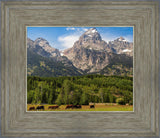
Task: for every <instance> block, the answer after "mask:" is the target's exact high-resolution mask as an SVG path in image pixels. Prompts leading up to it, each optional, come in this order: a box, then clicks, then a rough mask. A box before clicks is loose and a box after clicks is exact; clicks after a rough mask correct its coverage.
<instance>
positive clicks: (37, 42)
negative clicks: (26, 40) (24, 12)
mask: <svg viewBox="0 0 160 138" xmlns="http://www.w3.org/2000/svg"><path fill="white" fill-rule="evenodd" d="M34 43H35V45H39V46H41V47H44V46H46V45H48V46H49V42H48V41H47V40H46V39H44V38H42V37H39V38H37V39H36V40H35V41H34Z"/></svg>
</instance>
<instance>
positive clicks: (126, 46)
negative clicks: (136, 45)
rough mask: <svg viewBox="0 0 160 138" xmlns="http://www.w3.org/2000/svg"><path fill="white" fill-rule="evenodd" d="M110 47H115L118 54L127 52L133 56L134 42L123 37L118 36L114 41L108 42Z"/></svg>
mask: <svg viewBox="0 0 160 138" xmlns="http://www.w3.org/2000/svg"><path fill="white" fill-rule="evenodd" d="M108 45H109V47H111V48H113V50H114V51H113V52H114V53H116V54H126V55H128V56H133V43H131V42H127V40H125V39H124V38H123V37H120V38H117V39H116V40H114V41H110V42H109V43H108Z"/></svg>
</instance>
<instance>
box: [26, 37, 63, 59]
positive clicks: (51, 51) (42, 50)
mask: <svg viewBox="0 0 160 138" xmlns="http://www.w3.org/2000/svg"><path fill="white" fill-rule="evenodd" d="M27 48H29V49H32V51H33V52H35V53H37V54H38V55H41V56H43V57H60V52H59V50H58V49H55V48H53V47H51V46H50V45H49V43H48V41H47V40H45V39H43V38H37V39H36V40H35V41H33V40H31V39H29V38H27Z"/></svg>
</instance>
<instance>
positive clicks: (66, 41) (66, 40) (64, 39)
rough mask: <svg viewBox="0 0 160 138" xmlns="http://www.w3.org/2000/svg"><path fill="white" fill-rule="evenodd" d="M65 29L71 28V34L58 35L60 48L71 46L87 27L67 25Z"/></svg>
mask: <svg viewBox="0 0 160 138" xmlns="http://www.w3.org/2000/svg"><path fill="white" fill-rule="evenodd" d="M66 30H67V31H69V30H72V34H71V33H69V34H65V35H62V36H59V37H58V42H59V44H60V46H61V47H60V49H61V50H64V49H67V48H71V47H73V44H74V43H75V42H76V41H77V40H79V37H80V36H81V35H82V34H83V33H84V32H85V31H87V30H88V29H87V28H83V27H82V28H81V27H75V28H74V27H67V28H66Z"/></svg>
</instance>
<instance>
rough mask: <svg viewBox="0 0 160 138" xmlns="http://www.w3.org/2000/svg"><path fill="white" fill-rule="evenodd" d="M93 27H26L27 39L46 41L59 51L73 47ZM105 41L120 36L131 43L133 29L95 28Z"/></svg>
mask: <svg viewBox="0 0 160 138" xmlns="http://www.w3.org/2000/svg"><path fill="white" fill-rule="evenodd" d="M90 28H93V27H27V37H28V38H30V39H32V40H35V39H37V38H38V37H42V38H44V39H46V40H47V41H48V42H49V44H50V45H51V46H52V47H54V48H57V49H59V50H64V49H67V48H70V47H72V46H73V44H74V42H75V41H77V40H78V39H79V37H80V36H81V35H82V34H83V33H84V32H85V31H87V30H88V29H90ZM95 28H96V29H97V31H98V32H99V33H100V35H101V37H102V39H103V40H105V41H107V42H108V41H112V40H115V39H117V38H118V37H120V36H122V37H124V38H125V39H126V40H127V41H129V42H133V27H95Z"/></svg>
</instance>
